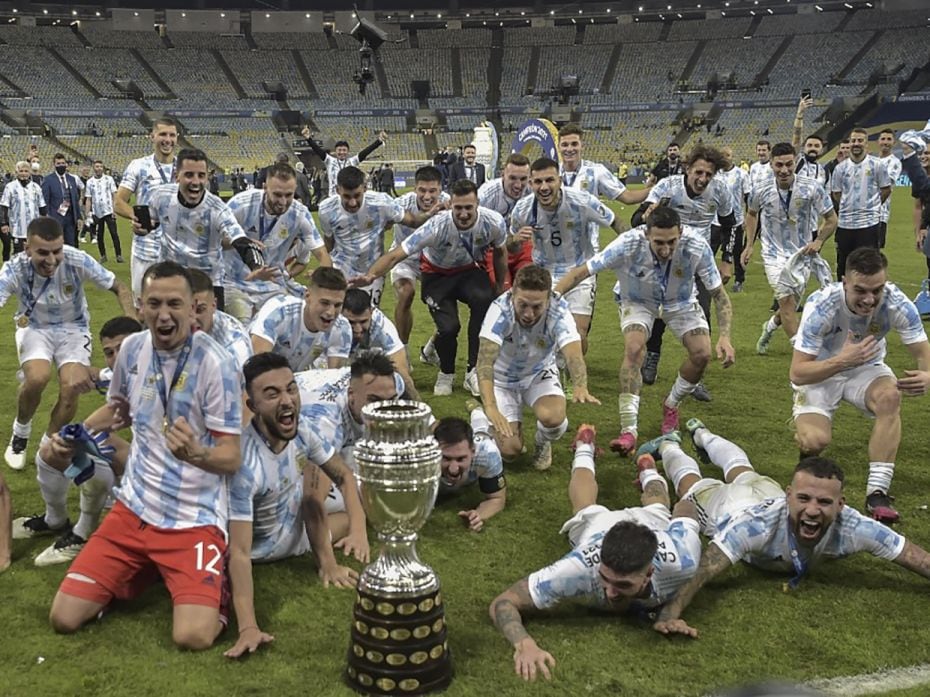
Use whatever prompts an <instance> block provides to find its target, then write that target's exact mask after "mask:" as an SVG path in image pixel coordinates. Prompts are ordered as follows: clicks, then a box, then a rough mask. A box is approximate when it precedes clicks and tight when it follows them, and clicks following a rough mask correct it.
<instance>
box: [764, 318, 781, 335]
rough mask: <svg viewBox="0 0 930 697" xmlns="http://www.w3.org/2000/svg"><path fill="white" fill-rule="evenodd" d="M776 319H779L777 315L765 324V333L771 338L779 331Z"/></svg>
mask: <svg viewBox="0 0 930 697" xmlns="http://www.w3.org/2000/svg"><path fill="white" fill-rule="evenodd" d="M775 317H777V315H772V316H771V317H769V321H768V322H766V323H765V333H766V334H768V335H769V336H771V335H772V334H774V333H775V332H776V331H778V325H777V324H776V323H775Z"/></svg>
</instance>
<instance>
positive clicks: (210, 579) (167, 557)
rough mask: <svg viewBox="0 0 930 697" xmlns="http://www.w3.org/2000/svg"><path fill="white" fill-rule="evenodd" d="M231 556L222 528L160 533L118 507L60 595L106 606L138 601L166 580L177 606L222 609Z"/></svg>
mask: <svg viewBox="0 0 930 697" xmlns="http://www.w3.org/2000/svg"><path fill="white" fill-rule="evenodd" d="M225 555H226V539H225V537H224V536H223V533H222V531H220V529H219V528H217V527H216V526H213V525H206V526H201V527H195V528H182V529H177V530H174V529H170V528H158V527H155V526H154V525H149V524H148V523H145V522H143V520H142V519H141V518H139V516H137V515H136V514H135V513H133V512H132V511H131V510H129V509H128V508H127V507H126V506H124V505H123V504H122V503H121V502H117V503H116V505H115V506H113V510H111V511H110V512H109V513H108V514H107V516H106V517H105V518H104V519H103V522H102V523H101V524H100V527H99V528H97V531H96V532H94V534H93V535H91V536H90V539H89V540H88V541H87V544H86V545H84V549H82V550H81V552H80V554H78V556H77V558H76V559H75V560H74V561H73V562H72V563H71V568H69V569H68V573H67V574H66V575H65V578H64V580H63V581H62V582H61V586H60V587H59V589H58V590H59V591H61V592H62V593H66V594H67V595H73V596H75V597H78V598H82V599H83V600H89V601H91V602H94V603H99V604H101V605H106V604H107V603H109V602H110V601H111V600H112V599H113V598H117V599H120V600H127V599H129V598H134V597H136V596H137V595H139V594H140V593H141V592H142V591H143V590H145V589H146V587H148V586H149V585H150V584H151V583H152V582H153V581H155V580H156V579H157V578H158V576H159V575H161V577H162V578H163V579H164V580H165V585H166V586H167V587H168V592H169V593H171V600H172V602H173V603H174V604H175V605H206V606H208V607H215V608H219V606H220V593H221V590H222V586H223V561H224V558H225ZM76 574H77V575H80V576H84V577H86V578H88V579H93V581H94V582H93V583H92V582H90V581H87V580H81V579H79V578H74V576H75V575H76Z"/></svg>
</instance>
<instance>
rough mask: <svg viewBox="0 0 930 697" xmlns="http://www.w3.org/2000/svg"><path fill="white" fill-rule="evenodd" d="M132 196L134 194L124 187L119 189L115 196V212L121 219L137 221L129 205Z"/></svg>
mask: <svg viewBox="0 0 930 697" xmlns="http://www.w3.org/2000/svg"><path fill="white" fill-rule="evenodd" d="M131 196H132V192H131V191H130V190H129V189H124V188H122V187H120V188H119V189H117V190H116V193H115V194H113V210H114V211H116V215H118V216H119V217H121V218H126V219H128V220H135V218H136V216H135V215H133V212H132V206H130V205H129V198H130V197H131Z"/></svg>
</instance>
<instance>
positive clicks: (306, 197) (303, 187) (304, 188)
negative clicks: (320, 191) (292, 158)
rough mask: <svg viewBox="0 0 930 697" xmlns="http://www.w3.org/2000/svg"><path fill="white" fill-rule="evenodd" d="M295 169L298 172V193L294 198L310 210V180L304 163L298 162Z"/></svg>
mask: <svg viewBox="0 0 930 697" xmlns="http://www.w3.org/2000/svg"><path fill="white" fill-rule="evenodd" d="M294 169H295V170H297V191H296V192H295V193H294V198H296V199H297V200H298V201H300V202H301V203H302V204H304V205H305V206H306V207H307V208H309V207H310V203H311V198H312V194H311V192H310V180H309V179H308V178H307V174H306V172H304V163H303V162H301V161H300V160H297V162H295V163H294Z"/></svg>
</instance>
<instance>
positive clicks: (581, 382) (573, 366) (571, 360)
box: [563, 343, 588, 389]
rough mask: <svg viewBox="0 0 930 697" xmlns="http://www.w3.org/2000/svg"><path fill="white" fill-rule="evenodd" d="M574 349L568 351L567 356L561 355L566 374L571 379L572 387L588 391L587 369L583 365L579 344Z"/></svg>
mask: <svg viewBox="0 0 930 697" xmlns="http://www.w3.org/2000/svg"><path fill="white" fill-rule="evenodd" d="M576 349H577V350H576V351H570V352H569V353H568V355H565V354H563V355H564V356H565V363H566V365H567V366H568V374H569V375H571V377H572V385H574V386H575V387H583V388H584V389H588V367H587V366H586V365H585V362H584V356H583V355H582V353H581V344H580V343H579V344H578V345H577V347H576Z"/></svg>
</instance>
